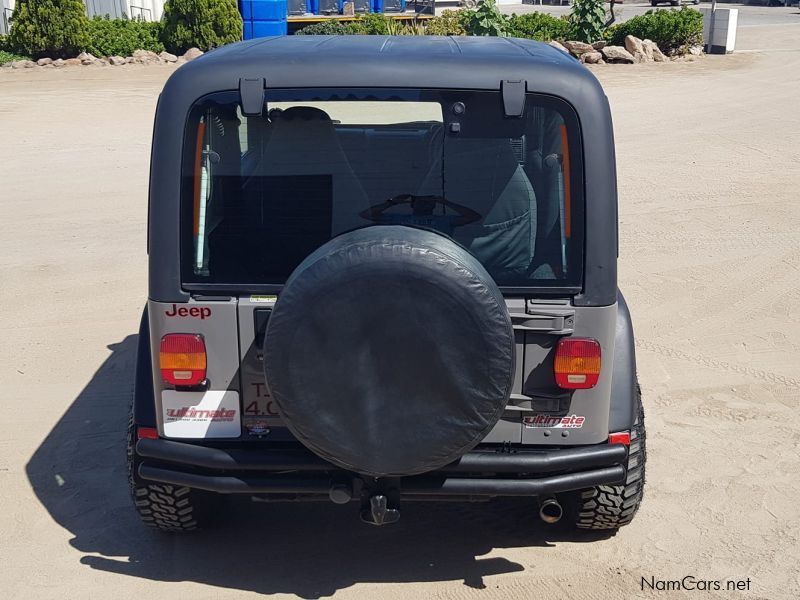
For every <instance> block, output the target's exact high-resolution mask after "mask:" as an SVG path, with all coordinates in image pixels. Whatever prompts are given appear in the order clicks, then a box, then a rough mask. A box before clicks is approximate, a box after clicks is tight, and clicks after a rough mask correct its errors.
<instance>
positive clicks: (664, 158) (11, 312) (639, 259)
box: [0, 9, 800, 600]
mask: <svg viewBox="0 0 800 600" xmlns="http://www.w3.org/2000/svg"><path fill="white" fill-rule="evenodd" d="M778 10H780V9H778ZM740 35H741V39H740V47H741V48H742V49H743V50H747V49H750V50H757V49H759V48H767V50H758V51H751V52H742V53H739V54H734V55H732V56H716V57H706V58H703V59H701V60H698V61H695V62H691V63H670V64H665V65H633V66H620V65H607V66H603V67H599V68H597V69H595V71H594V72H595V73H596V74H597V75H598V77H599V78H600V79H601V80H602V82H603V84H604V86H605V88H606V91H607V93H608V95H609V98H610V100H611V105H612V110H613V114H614V119H615V124H616V135H617V140H618V148H617V155H618V163H619V183H620V186H619V190H620V222H621V236H620V286H621V287H622V289H623V290H624V291H625V293H626V295H627V298H628V302H629V304H630V306H631V310H632V312H633V316H634V322H635V326H636V331H637V345H638V359H639V374H640V378H641V382H642V387H643V391H644V399H645V406H646V410H647V424H648V440H649V442H648V443H649V472H648V484H647V491H646V496H645V502H644V505H643V507H642V510H641V512H640V514H639V515H638V517H637V519H636V521H635V522H634V523H633V524H632V525H631V526H630V527H628V528H626V529H625V530H623V531H621V532H620V533H619V534H618V535H617V536H615V537H612V538H608V539H603V538H602V537H598V536H590V535H574V534H570V533H569V532H568V531H566V530H565V529H563V528H560V527H558V526H556V527H545V526H543V525H542V524H540V523H539V522H538V521H537V519H536V518H535V516H534V514H533V510H532V507H531V506H530V505H529V504H526V503H518V502H511V503H508V502H503V503H494V504H491V505H489V506H488V507H452V506H444V505H434V506H425V505H412V506H409V507H408V508H407V510H406V511H405V513H404V516H403V519H402V520H401V522H400V523H399V524H398V525H397V526H395V527H390V528H383V529H378V528H372V527H369V526H362V525H360V524H359V523H358V522H357V520H356V517H355V514H354V511H353V510H352V508H351V507H335V506H330V505H327V504H319V505H312V506H292V505H287V506H280V505H268V506H262V505H252V504H248V503H245V502H238V503H234V504H233V505H232V507H231V508H230V509H229V510H228V512H227V513H226V514H224V515H222V516H223V522H224V524H225V527H224V528H220V529H217V530H212V531H208V532H206V533H202V534H199V535H197V536H193V537H186V538H180V537H175V538H173V537H166V536H162V535H158V534H156V533H153V532H150V531H147V530H145V529H143V528H142V527H141V526H140V524H139V522H138V520H137V518H136V517H135V516H134V514H133V510H132V508H131V506H130V501H129V498H128V495H127V489H126V485H127V484H126V480H125V473H124V466H123V465H124V458H123V431H124V428H125V424H126V415H127V408H128V401H129V400H128V399H129V396H130V393H131V387H132V370H133V365H134V360H135V345H136V335H135V334H136V330H137V324H138V318H139V314H140V311H141V307H142V304H143V301H144V296H145V294H146V289H147V288H146V286H147V283H146V270H145V242H146V235H145V214H146V202H145V200H146V195H147V169H148V154H149V147H150V140H149V137H150V131H151V123H152V116H153V108H154V106H155V102H156V98H157V94H158V92H159V90H160V89H161V87H162V85H163V82H164V79H165V78H166V76H167V75H168V74H169V72H170V71H169V68H168V67H133V66H132V67H125V68H120V69H116V68H115V69H111V68H106V69H100V68H97V69H92V68H88V69H70V70H66V69H65V70H60V71H55V70H53V71H49V72H48V71H40V72H31V71H24V72H20V71H14V72H3V73H0V99H1V100H0V147H1V148H2V152H3V159H2V167H0V173H1V175H0V215H2V220H0V232H2V233H0V306H2V311H0V339H2V343H0V382H2V385H3V401H2V402H3V404H2V406H3V416H2V419H0V506H1V507H2V510H1V511H0V589H2V594H1V595H2V597H3V598H4V599H9V600H17V599H19V600H39V599H58V600H63V599H64V598H79V599H83V598H89V599H91V598H97V599H102V600H106V599H108V598H113V599H114V600H126V599H129V598H130V599H136V600H141V599H142V598H171V599H175V600H182V599H184V598H186V599H191V600H205V599H218V598H219V599H228V598H237V599H238V598H256V597H259V596H261V595H263V594H273V593H274V594H278V595H279V596H281V597H283V596H287V597H289V596H300V597H302V598H317V597H320V596H329V595H336V597H337V598H338V597H341V598H354V599H357V600H372V599H374V598H382V599H390V600H391V599H395V598H397V599H404V600H405V599H409V598H420V599H426V600H427V599H429V598H434V599H449V598H452V599H458V600H462V599H465V600H466V599H470V598H480V599H495V598H497V599H501V598H503V599H505V598H520V599H528V598H582V599H586V600H590V599H618V598H634V597H645V598H652V597H658V598H661V597H663V598H670V599H673V598H676V599H678V598H685V599H696V598H701V597H702V598H720V599H721V598H725V599H728V598H737V597H738V598H744V599H748V600H749V599H769V600H781V599H784V598H785V599H787V600H788V599H794V598H797V597H800V572H799V571H798V564H800V503H798V497H800V480H798V472H800V454H799V452H798V442H799V441H800V421H798V416H797V413H798V408H800V361H799V360H798V355H799V352H800V343H798V339H800V309H799V308H798V300H797V299H798V297H800V286H799V285H798V281H800V278H798V274H800V233H798V222H800V205H799V204H798V202H797V199H798V191H797V190H798V188H799V187H800V170H798V164H800V116H798V112H797V111H796V110H788V108H789V107H787V104H789V103H790V102H791V101H792V100H793V99H797V98H799V97H800V41H798V29H797V28H796V27H794V26H791V25H789V26H777V25H776V26H770V27H751V28H747V29H743V30H742V31H741V32H740ZM588 151H592V148H591V147H590V148H588ZM685 575H693V576H695V577H698V578H703V579H720V580H728V579H736V580H746V579H747V578H749V579H750V591H749V592H747V593H725V592H711V593H707V592H698V591H693V592H688V591H687V592H660V593H657V592H656V593H648V594H645V593H643V592H642V591H641V585H642V584H641V578H642V577H645V578H650V577H654V578H656V579H659V580H664V579H676V578H681V577H683V576H685Z"/></svg>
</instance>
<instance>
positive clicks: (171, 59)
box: [158, 51, 178, 63]
mask: <svg viewBox="0 0 800 600" xmlns="http://www.w3.org/2000/svg"><path fill="white" fill-rule="evenodd" d="M158 57H159V58H160V59H161V60H163V61H164V62H168V63H174V62H178V57H177V56H175V55H174V54H170V53H169V52H166V51H164V52H162V53H160V54H159V55H158Z"/></svg>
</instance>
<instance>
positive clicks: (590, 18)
mask: <svg viewBox="0 0 800 600" xmlns="http://www.w3.org/2000/svg"><path fill="white" fill-rule="evenodd" d="M569 21H570V23H571V25H572V29H571V31H570V35H569V37H570V38H571V39H573V40H577V41H579V42H587V43H591V42H596V41H598V40H602V39H603V32H604V31H605V29H606V9H605V0H574V2H573V3H572V11H571V12H570V15H569Z"/></svg>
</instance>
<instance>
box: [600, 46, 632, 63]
mask: <svg viewBox="0 0 800 600" xmlns="http://www.w3.org/2000/svg"><path fill="white" fill-rule="evenodd" d="M600 52H601V53H602V55H603V58H604V59H605V60H606V62H610V63H627V64H633V63H634V62H636V59H635V58H633V55H632V54H631V53H630V52H628V51H627V50H625V48H623V47H622V46H606V47H605V48H603V49H602V50H601V51H600Z"/></svg>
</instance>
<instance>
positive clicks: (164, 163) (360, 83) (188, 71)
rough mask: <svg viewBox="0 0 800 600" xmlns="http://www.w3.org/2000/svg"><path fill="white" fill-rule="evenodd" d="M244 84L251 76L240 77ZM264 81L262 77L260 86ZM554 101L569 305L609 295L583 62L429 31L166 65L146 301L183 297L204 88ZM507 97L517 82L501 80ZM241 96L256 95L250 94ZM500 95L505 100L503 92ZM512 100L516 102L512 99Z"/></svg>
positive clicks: (600, 135)
mask: <svg viewBox="0 0 800 600" xmlns="http://www.w3.org/2000/svg"><path fill="white" fill-rule="evenodd" d="M242 79H246V80H255V81H247V82H242V81H241V80H242ZM259 80H263V82H261V81H259ZM520 81H525V88H524V89H526V90H527V91H528V92H531V93H539V94H546V95H548V96H554V97H557V98H561V99H563V100H564V101H566V102H567V103H569V104H570V105H571V106H572V108H573V109H574V110H575V112H576V114H577V118H578V122H579V123H580V135H581V140H582V143H583V148H584V149H585V150H588V149H591V151H590V152H589V151H584V153H583V177H584V182H583V189H585V190H590V192H589V193H587V195H586V202H585V222H586V223H591V227H589V226H587V227H586V228H585V231H586V234H585V244H586V250H585V265H584V284H583V292H582V293H581V294H580V295H579V296H577V297H576V298H575V300H574V301H575V303H576V304H581V305H589V306H607V305H609V304H613V303H614V302H616V300H617V182H616V170H615V158H614V134H613V130H612V125H611V112H610V109H609V105H608V99H607V98H606V96H605V94H604V93H603V89H602V88H601V87H600V84H599V83H598V81H597V79H595V77H594V75H592V74H591V73H590V72H589V70H588V69H587V68H585V67H584V66H583V65H581V64H580V63H579V62H578V61H577V60H575V59H574V58H571V57H570V56H568V55H567V54H566V53H564V52H562V51H561V50H558V49H556V48H553V47H551V46H548V45H546V44H542V43H539V42H534V41H531V40H520V39H515V38H496V37H438V36H401V37H388V36H371V35H353V36H324V37H323V36H302V35H300V36H286V37H278V38H266V39H258V40H251V41H247V42H239V43H236V44H230V45H228V46H224V47H222V48H218V49H217V50H214V51H212V52H209V53H207V54H205V55H203V56H201V57H200V58H197V59H195V60H193V61H192V62H190V63H187V64H185V65H183V66H182V67H180V68H179V69H178V70H177V71H175V72H174V73H173V74H172V76H171V77H170V78H169V80H168V81H167V83H166V85H165V86H164V91H163V92H162V94H161V97H160V98H159V101H158V107H157V109H156V121H155V127H154V129H153V146H152V154H151V163H150V164H151V170H150V218H149V227H150V228H149V232H150V237H149V239H150V245H149V251H150V298H151V299H153V300H158V301H161V302H167V301H169V302H185V301H186V300H187V299H188V297H189V296H188V292H186V291H185V290H183V288H182V287H181V278H180V243H179V237H178V236H177V235H176V233H177V231H178V223H179V221H180V214H181V212H180V198H181V173H182V171H181V164H182V163H181V161H182V157H183V154H184V136H185V134H186V131H187V130H186V126H187V118H188V114H189V113H190V111H191V109H192V106H193V105H194V104H195V103H196V102H197V101H198V100H199V99H200V98H202V97H203V96H206V95H207V94H211V93H213V92H222V91H237V90H239V89H240V83H245V84H246V86H245V87H244V88H243V89H246V90H249V92H252V91H253V88H254V87H256V88H257V87H258V86H259V84H260V83H263V85H264V87H266V88H267V89H270V88H272V89H275V88H339V89H341V88H390V89H392V88H410V89H462V90H501V89H506V88H505V84H504V82H520ZM508 89H509V90H512V94H513V95H512V100H513V99H514V98H516V94H517V93H518V91H519V90H520V89H522V88H521V86H520V85H519V84H518V83H514V84H511V85H509V86H508ZM249 92H248V94H247V97H248V98H250V99H251V102H252V98H253V97H257V99H258V100H260V97H258V94H257V93H256V95H255V96H253V95H252V94H251V93H249ZM504 100H505V99H504ZM512 104H513V102H512Z"/></svg>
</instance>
